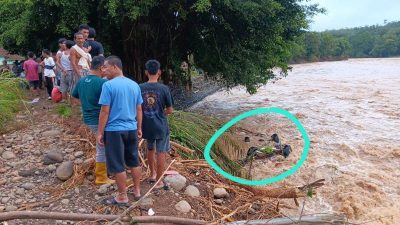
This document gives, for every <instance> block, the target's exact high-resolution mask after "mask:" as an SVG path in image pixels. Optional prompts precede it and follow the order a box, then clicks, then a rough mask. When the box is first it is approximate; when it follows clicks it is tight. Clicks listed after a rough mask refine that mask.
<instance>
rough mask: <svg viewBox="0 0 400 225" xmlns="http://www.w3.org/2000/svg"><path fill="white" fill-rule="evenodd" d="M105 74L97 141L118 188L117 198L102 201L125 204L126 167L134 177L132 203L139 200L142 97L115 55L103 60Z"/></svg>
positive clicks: (100, 101)
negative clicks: (123, 71) (102, 147)
mask: <svg viewBox="0 0 400 225" xmlns="http://www.w3.org/2000/svg"><path fill="white" fill-rule="evenodd" d="M104 68H105V71H104V72H105V74H106V76H107V78H108V79H109V81H108V82H106V83H104V84H103V90H102V92H101V95H100V100H99V104H100V105H102V106H101V111H100V119H99V128H98V129H99V130H98V135H97V142H99V143H100V144H104V145H105V148H106V160H107V169H108V172H109V173H112V174H115V178H116V183H117V187H118V195H117V196H116V197H112V198H108V199H105V200H104V203H105V204H113V205H126V204H127V203H128V195H127V188H126V172H125V166H126V167H128V168H129V169H130V170H131V172H132V176H133V184H134V191H133V194H134V197H135V200H139V199H140V198H141V195H140V176H141V169H140V164H139V159H138V155H139V154H138V139H139V138H141V137H142V115H143V114H142V102H143V100H142V95H141V92H140V88H139V85H138V84H137V83H136V82H134V81H132V80H131V79H129V78H126V77H125V76H124V75H123V74H122V62H121V60H120V59H119V58H118V57H116V56H110V57H108V58H106V60H105V63H104Z"/></svg>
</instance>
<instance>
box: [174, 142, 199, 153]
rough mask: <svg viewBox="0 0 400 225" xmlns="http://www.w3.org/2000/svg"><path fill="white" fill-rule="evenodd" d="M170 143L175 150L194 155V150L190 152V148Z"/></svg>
mask: <svg viewBox="0 0 400 225" xmlns="http://www.w3.org/2000/svg"><path fill="white" fill-rule="evenodd" d="M170 143H171V145H172V146H173V147H174V148H177V149H179V150H181V151H182V152H186V153H189V154H193V153H194V150H192V149H190V148H187V147H185V146H182V145H180V144H178V143H176V142H173V141H170Z"/></svg>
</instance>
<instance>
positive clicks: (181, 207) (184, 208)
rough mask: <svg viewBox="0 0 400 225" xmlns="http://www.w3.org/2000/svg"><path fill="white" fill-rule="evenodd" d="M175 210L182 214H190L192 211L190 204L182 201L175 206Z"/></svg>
mask: <svg viewBox="0 0 400 225" xmlns="http://www.w3.org/2000/svg"><path fill="white" fill-rule="evenodd" d="M175 209H176V210H178V211H179V212H182V213H188V212H190V210H191V209H192V207H191V206H190V205H189V203H188V202H187V201H185V200H182V201H180V202H178V203H176V205H175Z"/></svg>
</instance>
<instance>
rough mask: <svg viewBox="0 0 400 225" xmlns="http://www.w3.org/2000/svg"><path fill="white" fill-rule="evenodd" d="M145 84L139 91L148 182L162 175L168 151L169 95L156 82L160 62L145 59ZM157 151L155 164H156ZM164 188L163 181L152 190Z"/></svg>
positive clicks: (164, 88) (166, 89) (170, 100)
mask: <svg viewBox="0 0 400 225" xmlns="http://www.w3.org/2000/svg"><path fill="white" fill-rule="evenodd" d="M145 67H146V75H147V77H148V78H149V81H148V82H147V83H143V84H141V85H140V89H141V92H142V98H143V103H142V110H143V122H142V124H143V125H142V132H143V138H144V139H146V140H147V148H148V150H149V151H148V153H147V159H148V160H149V168H150V171H151V177H150V178H149V182H150V183H152V182H153V183H154V182H155V181H157V180H158V179H160V177H161V176H162V174H163V172H164V167H165V161H166V155H167V153H168V152H169V151H170V149H171V148H170V140H169V127H168V120H167V115H169V114H171V113H172V111H173V108H172V104H173V102H172V96H171V93H170V91H169V88H168V87H167V86H165V85H164V84H160V83H158V78H159V77H160V75H161V71H160V63H159V62H158V61H157V60H149V61H147V63H146V65H145ZM156 152H157V163H156ZM163 187H164V189H165V190H168V186H167V184H166V183H164V182H160V183H159V184H157V185H156V187H155V188H156V189H160V188H163Z"/></svg>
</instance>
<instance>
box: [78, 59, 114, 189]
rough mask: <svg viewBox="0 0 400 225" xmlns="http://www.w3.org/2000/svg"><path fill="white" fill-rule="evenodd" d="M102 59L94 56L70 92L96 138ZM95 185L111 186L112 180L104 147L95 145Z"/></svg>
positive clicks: (102, 82) (101, 81)
mask: <svg viewBox="0 0 400 225" xmlns="http://www.w3.org/2000/svg"><path fill="white" fill-rule="evenodd" d="M103 67H104V57H103V56H96V57H94V58H93V59H92V63H91V67H90V71H89V75H87V76H85V77H82V78H81V79H80V80H79V81H78V82H77V84H76V86H75V88H74V90H73V91H72V97H74V98H77V99H80V101H81V106H82V112H83V122H84V123H85V124H86V125H87V126H88V127H89V128H90V129H91V130H92V132H93V133H94V134H95V135H96V136H97V129H98V125H99V115H100V109H101V105H99V104H98V103H99V98H100V94H101V91H102V87H103V84H104V83H105V82H106V81H107V80H105V79H103V78H102V77H103V74H104V73H103ZM95 174H96V181H95V182H96V184H111V183H114V180H111V179H109V178H108V177H107V166H106V155H105V148H104V145H99V144H97V143H96V167H95Z"/></svg>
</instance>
